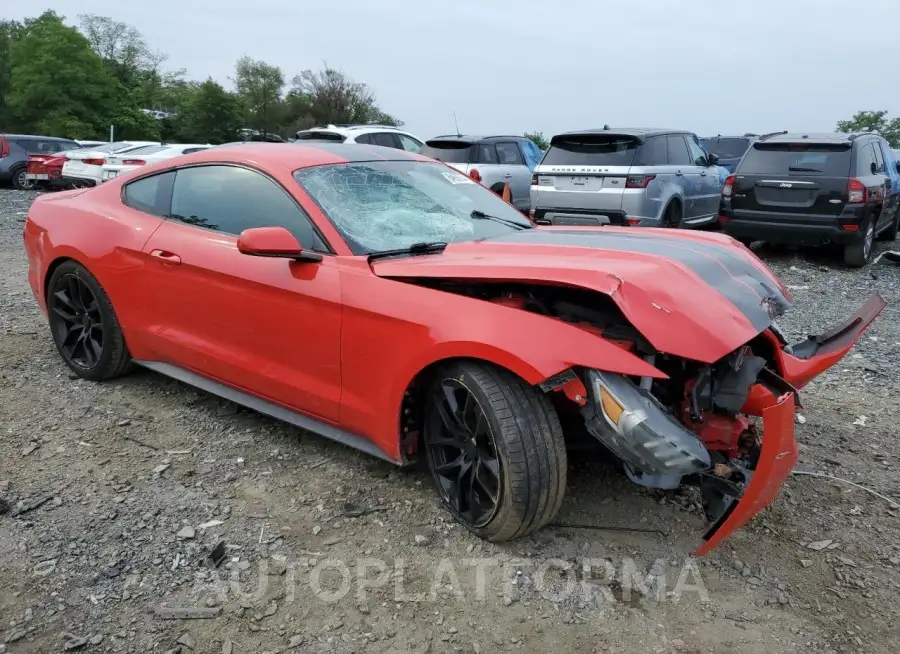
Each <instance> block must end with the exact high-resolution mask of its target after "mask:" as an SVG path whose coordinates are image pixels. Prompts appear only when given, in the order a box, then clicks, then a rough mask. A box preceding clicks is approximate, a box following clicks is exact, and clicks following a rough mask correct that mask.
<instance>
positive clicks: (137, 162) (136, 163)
mask: <svg viewBox="0 0 900 654" xmlns="http://www.w3.org/2000/svg"><path fill="white" fill-rule="evenodd" d="M146 163H147V162H146V161H144V160H143V159H126V160H125V161H123V162H122V165H123V166H143V165H146Z"/></svg>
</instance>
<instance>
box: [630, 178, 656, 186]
mask: <svg viewBox="0 0 900 654" xmlns="http://www.w3.org/2000/svg"><path fill="white" fill-rule="evenodd" d="M654 179H656V175H629V176H628V177H627V178H626V179H625V188H647V186H648V185H649V184H650V182H652V181H653V180H654Z"/></svg>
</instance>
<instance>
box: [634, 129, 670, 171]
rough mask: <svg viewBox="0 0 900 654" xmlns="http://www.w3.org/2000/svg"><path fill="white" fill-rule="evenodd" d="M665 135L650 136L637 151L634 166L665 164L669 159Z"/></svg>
mask: <svg viewBox="0 0 900 654" xmlns="http://www.w3.org/2000/svg"><path fill="white" fill-rule="evenodd" d="M666 139H667V137H665V136H651V137H650V138H648V139H647V140H646V141H644V144H643V145H642V146H641V147H640V149H639V150H638V153H637V160H636V161H635V165H636V166H665V165H666V163H667V162H668V160H669V148H668V146H667V140H666Z"/></svg>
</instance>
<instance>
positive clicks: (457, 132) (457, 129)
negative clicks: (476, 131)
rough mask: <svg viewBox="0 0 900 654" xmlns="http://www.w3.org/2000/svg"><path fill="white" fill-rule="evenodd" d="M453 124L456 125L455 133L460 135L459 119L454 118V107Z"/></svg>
mask: <svg viewBox="0 0 900 654" xmlns="http://www.w3.org/2000/svg"><path fill="white" fill-rule="evenodd" d="M453 124H454V125H456V135H457V136H462V134H461V133H460V131H459V121H458V120H456V109H454V110H453Z"/></svg>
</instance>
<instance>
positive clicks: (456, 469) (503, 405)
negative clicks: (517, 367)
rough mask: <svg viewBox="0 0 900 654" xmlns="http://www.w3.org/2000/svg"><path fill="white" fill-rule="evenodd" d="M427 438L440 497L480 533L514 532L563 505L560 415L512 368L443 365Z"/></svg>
mask: <svg viewBox="0 0 900 654" xmlns="http://www.w3.org/2000/svg"><path fill="white" fill-rule="evenodd" d="M423 444H424V447H425V454H426V461H427V464H428V468H429V470H430V471H431V474H432V476H433V478H434V482H435V485H436V486H437V489H438V494H439V495H440V497H441V500H442V501H443V503H444V504H445V505H446V506H447V508H448V509H449V511H450V513H451V514H453V516H454V517H455V518H456V519H457V520H458V521H459V522H461V523H462V524H463V525H464V526H465V527H466V528H467V529H468V530H469V531H471V532H472V533H474V534H475V535H477V536H479V537H480V538H484V539H485V540H488V541H492V542H503V541H508V540H513V539H515V538H519V537H521V536H524V535H526V534H529V533H531V532H533V531H535V530H537V529H540V528H541V527H543V526H544V525H546V524H547V523H548V522H550V521H551V520H552V519H553V518H554V517H555V516H556V514H557V513H558V512H559V507H560V505H561V504H562V498H563V495H564V493H565V488H566V466H567V458H566V448H565V442H564V440H563V434H562V428H561V427H560V423H559V417H558V415H557V413H556V411H555V409H554V408H553V406H552V404H551V403H550V400H549V398H547V397H546V396H545V395H544V394H542V393H540V392H538V391H536V390H535V389H534V388H532V387H531V386H529V385H528V384H527V383H525V382H524V381H523V380H521V379H520V378H518V377H516V376H515V375H513V374H512V373H510V372H508V371H506V370H503V369H500V368H496V367H494V366H491V365H489V364H484V363H478V362H469V361H461V362H454V363H450V364H448V365H447V366H446V367H444V368H443V369H441V370H440V372H439V373H438V374H437V375H436V376H435V377H434V379H433V381H432V383H431V384H430V385H429V388H428V392H427V395H426V405H425V424H424V430H423ZM457 444H458V445H457Z"/></svg>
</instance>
